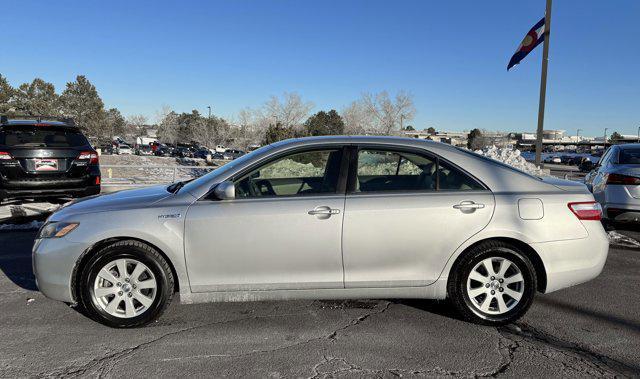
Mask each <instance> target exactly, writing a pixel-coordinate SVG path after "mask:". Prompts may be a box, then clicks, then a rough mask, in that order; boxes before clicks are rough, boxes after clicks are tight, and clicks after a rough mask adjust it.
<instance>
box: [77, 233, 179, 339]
mask: <svg viewBox="0 0 640 379" xmlns="http://www.w3.org/2000/svg"><path fill="white" fill-rule="evenodd" d="M121 258H130V259H135V260H137V261H139V262H141V263H143V264H144V265H146V266H147V267H148V268H149V270H151V272H152V273H153V275H154V276H155V280H156V283H157V286H156V294H155V298H154V300H153V302H152V303H151V305H150V306H149V307H147V308H146V310H145V311H144V312H143V313H141V314H140V315H137V316H135V317H131V318H121V317H116V316H113V315H111V314H109V313H108V312H106V311H105V310H104V309H102V307H100V306H99V305H98V304H96V303H95V302H94V300H93V298H94V297H93V291H94V289H93V283H94V282H95V279H96V276H97V275H98V271H100V269H101V268H102V267H104V266H105V265H107V264H108V263H109V262H112V261H115V260H117V259H121ZM75 283H76V294H77V296H78V305H79V306H80V310H81V311H82V312H83V313H84V314H86V315H87V316H89V317H90V318H92V319H93V320H95V321H98V322H100V323H102V324H104V325H107V326H109V327H112V328H135V327H139V326H143V325H146V324H148V323H150V322H152V321H154V320H155V319H157V318H158V317H160V315H161V314H162V313H163V312H164V311H165V309H166V308H167V306H168V305H169V303H171V299H172V298H173V292H174V291H173V289H174V278H173V274H172V271H171V268H170V267H169V264H168V263H167V261H166V260H165V259H164V258H163V257H162V255H160V254H159V253H158V252H157V251H156V250H155V249H154V248H152V247H150V246H149V245H147V244H145V243H142V242H140V241H135V240H125V241H118V242H115V243H113V244H111V245H108V246H106V247H104V248H102V249H100V250H99V251H98V252H96V253H95V254H93V256H92V257H91V258H90V259H89V260H88V261H87V262H86V263H85V264H84V265H83V267H81V268H80V270H79V272H78V277H77V280H76V281H75Z"/></svg>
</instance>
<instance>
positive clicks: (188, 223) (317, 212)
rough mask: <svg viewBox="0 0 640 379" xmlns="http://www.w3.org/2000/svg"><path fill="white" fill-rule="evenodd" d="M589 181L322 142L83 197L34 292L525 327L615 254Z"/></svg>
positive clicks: (135, 303) (114, 301)
mask: <svg viewBox="0 0 640 379" xmlns="http://www.w3.org/2000/svg"><path fill="white" fill-rule="evenodd" d="M600 217H601V209H600V205H599V204H598V203H596V202H595V201H594V198H593V196H592V195H591V193H589V191H588V190H587V188H586V187H585V186H584V185H583V184H580V183H575V182H570V181H566V180H560V179H553V178H544V179H541V178H537V177H533V176H530V175H528V174H525V173H523V172H521V171H518V170H515V169H513V168H512V167H510V166H506V165H504V164H502V163H499V162H497V161H494V160H491V159H488V158H484V157H481V156H478V155H476V154H474V153H471V152H469V151H466V150H462V149H458V148H455V147H452V146H450V145H446V144H441V143H434V142H427V141H421V140H417V139H404V138H391V137H316V138H303V139H294V140H287V141H282V142H279V143H276V144H273V145H270V146H266V147H263V148H260V149H258V150H256V151H254V152H252V153H250V154H248V155H245V156H243V157H241V158H238V159H236V160H234V161H233V162H231V163H229V164H227V165H225V166H222V167H220V168H219V169H217V170H215V171H213V172H211V173H210V174H208V175H205V176H202V177H200V178H198V179H196V180H193V181H190V182H179V183H175V184H172V185H169V186H156V187H149V188H144V189H138V190H131V191H124V192H118V193H113V194H108V195H103V196H98V197H94V198H90V199H82V200H78V201H76V202H74V203H72V204H71V205H68V206H66V207H64V208H62V209H61V210H59V211H58V212H56V213H54V214H53V215H52V216H51V217H50V218H49V219H48V221H47V222H46V224H45V225H44V226H43V227H42V229H41V230H40V232H39V235H38V237H37V239H36V242H35V245H34V247H33V265H34V270H35V274H36V278H37V283H38V286H39V288H40V290H41V291H42V292H43V293H44V294H45V295H46V296H48V297H50V298H53V299H57V300H60V301H65V302H69V303H76V304H78V305H79V307H80V308H81V309H83V310H84V311H85V313H86V314H87V315H89V316H90V317H92V318H93V319H95V320H97V321H99V322H102V323H104V324H106V325H109V326H113V327H134V326H140V325H144V324H146V323H148V322H150V321H151V320H154V319H155V318H157V317H158V316H159V315H160V314H161V313H162V312H163V310H164V309H165V308H166V307H167V305H168V304H169V302H170V301H171V299H172V297H173V295H174V293H179V295H180V300H181V301H182V302H183V303H198V302H211V301H253V300H283V299H346V298H422V299H445V298H449V299H450V300H451V303H452V304H453V306H454V307H455V308H456V309H457V310H458V311H459V313H460V314H461V315H462V316H463V317H464V318H466V319H468V320H470V321H474V322H478V323H483V324H490V325H499V324H504V323H509V322H512V321H514V320H516V319H517V318H519V317H521V316H522V315H523V314H524V313H525V312H526V311H527V309H528V308H529V306H530V305H531V302H532V301H533V298H534V294H535V293H536V292H543V293H548V292H552V291H556V290H558V289H561V288H565V287H569V286H572V285H575V284H578V283H582V282H585V281H587V280H590V279H593V278H594V277H596V276H597V275H598V274H599V273H600V272H601V270H602V268H603V266H604V263H605V260H606V257H607V252H608V239H607V236H606V234H605V232H604V230H603V228H602V225H601V224H600V222H599V219H600Z"/></svg>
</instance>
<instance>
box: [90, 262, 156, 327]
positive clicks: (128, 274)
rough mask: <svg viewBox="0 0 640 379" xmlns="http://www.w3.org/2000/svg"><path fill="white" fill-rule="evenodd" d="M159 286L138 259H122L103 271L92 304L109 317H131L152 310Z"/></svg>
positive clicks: (94, 286) (96, 282)
mask: <svg viewBox="0 0 640 379" xmlns="http://www.w3.org/2000/svg"><path fill="white" fill-rule="evenodd" d="M157 287H158V283H157V280H156V278H155V276H154V274H153V272H152V271H151V270H150V269H149V267H147V266H146V265H145V264H144V263H142V262H140V261H138V260H136V259H132V258H121V259H116V260H114V261H111V262H109V263H107V264H106V265H104V266H103V267H102V269H100V271H99V272H98V274H97V276H96V279H95V281H94V284H93V291H92V292H91V296H92V300H93V302H94V303H95V304H96V305H98V306H99V307H100V308H101V309H102V310H104V311H105V312H107V313H108V314H109V315H111V316H114V317H118V318H132V317H136V316H139V315H141V314H143V313H144V312H146V311H147V310H148V309H149V308H150V307H151V305H152V304H153V301H154V300H155V298H156V294H157Z"/></svg>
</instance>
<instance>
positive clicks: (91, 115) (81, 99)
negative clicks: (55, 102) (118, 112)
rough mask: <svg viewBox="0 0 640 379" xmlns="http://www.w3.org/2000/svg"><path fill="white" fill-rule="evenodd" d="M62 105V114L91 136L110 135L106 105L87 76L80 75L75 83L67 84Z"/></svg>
mask: <svg viewBox="0 0 640 379" xmlns="http://www.w3.org/2000/svg"><path fill="white" fill-rule="evenodd" d="M60 104H61V108H62V112H63V113H64V114H65V115H66V116H69V117H73V119H74V120H75V122H76V124H78V125H79V126H80V128H81V129H82V130H83V131H85V132H86V133H87V134H88V135H89V136H94V137H95V136H100V135H108V133H106V130H105V129H106V112H105V111H104V103H103V102H102V99H101V98H100V96H99V95H98V91H97V90H96V87H95V86H94V85H93V84H91V82H89V80H88V79H87V78H86V77H85V76H83V75H79V76H77V77H76V80H75V81H73V82H69V83H67V88H65V90H64V91H63V92H62V95H61V96H60Z"/></svg>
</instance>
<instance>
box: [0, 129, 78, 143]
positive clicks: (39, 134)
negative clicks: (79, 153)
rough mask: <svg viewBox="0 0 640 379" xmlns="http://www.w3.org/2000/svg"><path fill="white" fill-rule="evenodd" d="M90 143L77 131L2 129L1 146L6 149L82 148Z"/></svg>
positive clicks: (0, 134)
mask: <svg viewBox="0 0 640 379" xmlns="http://www.w3.org/2000/svg"><path fill="white" fill-rule="evenodd" d="M87 145H89V142H88V141H87V139H86V138H85V136H84V135H82V133H80V132H79V131H78V130H77V129H75V128H74V129H71V128H60V127H55V128H51V127H45V126H28V125H20V126H18V125H15V126H5V127H3V128H2V129H0V146H6V147H81V146H87Z"/></svg>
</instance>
